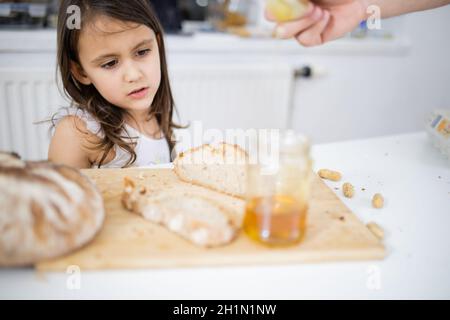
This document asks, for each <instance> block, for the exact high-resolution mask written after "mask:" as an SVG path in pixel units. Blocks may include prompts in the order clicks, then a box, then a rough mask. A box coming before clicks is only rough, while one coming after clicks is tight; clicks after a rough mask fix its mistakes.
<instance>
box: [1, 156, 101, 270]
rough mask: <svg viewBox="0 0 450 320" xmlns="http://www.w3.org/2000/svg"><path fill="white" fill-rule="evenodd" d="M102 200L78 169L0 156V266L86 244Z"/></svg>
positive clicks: (98, 222) (97, 222) (29, 261)
mask: <svg viewBox="0 0 450 320" xmlns="http://www.w3.org/2000/svg"><path fill="white" fill-rule="evenodd" d="M104 216H105V213H104V208H103V199H102V197H101V195H100V193H99V192H98V190H97V188H96V186H95V185H94V184H93V183H92V182H91V181H90V180H89V178H87V177H86V176H85V175H83V174H81V173H80V172H79V171H78V170H76V169H73V168H70V167H67V166H64V165H57V164H52V163H49V162H26V161H21V160H19V159H18V158H17V157H14V156H12V155H8V154H5V153H2V154H1V155H0V266H21V265H30V264H34V263H36V262H38V261H41V260H45V259H49V258H53V257H57V256H60V255H63V254H66V253H68V252H70V251H72V250H75V249H77V248H79V247H81V246H83V245H85V244H86V243H87V242H89V241H90V240H91V239H92V238H93V237H94V236H95V234H96V233H97V232H98V231H99V230H100V228H101V226H102V224H103V220H104Z"/></svg>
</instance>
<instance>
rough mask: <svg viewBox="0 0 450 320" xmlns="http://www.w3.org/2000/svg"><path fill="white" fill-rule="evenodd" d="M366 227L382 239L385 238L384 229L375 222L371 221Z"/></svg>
mask: <svg viewBox="0 0 450 320" xmlns="http://www.w3.org/2000/svg"><path fill="white" fill-rule="evenodd" d="M366 227H367V228H368V229H369V230H370V232H372V233H373V234H374V236H375V237H377V238H378V239H380V240H383V239H384V230H383V228H381V227H380V226H379V225H378V224H376V223H375V222H369V223H368V224H367V225H366Z"/></svg>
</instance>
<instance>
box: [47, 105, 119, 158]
mask: <svg viewBox="0 0 450 320" xmlns="http://www.w3.org/2000/svg"><path fill="white" fill-rule="evenodd" d="M52 122H53V126H52V139H51V142H50V148H49V153H50V152H51V153H52V154H53V155H54V157H65V156H66V154H67V155H68V154H72V156H71V158H75V159H76V158H79V159H87V160H89V163H90V165H89V166H91V165H92V164H93V163H96V161H97V160H98V159H99V158H100V157H101V155H102V152H101V150H99V148H98V145H99V143H100V142H101V139H102V137H103V135H102V132H101V127H100V124H99V123H98V122H97V121H96V120H95V119H94V117H92V116H91V115H90V114H89V113H88V112H86V111H85V110H83V109H80V108H74V107H68V108H61V109H60V110H58V112H57V113H55V114H54V115H53V117H52ZM61 153H64V155H61ZM112 158H114V152H113V151H112V152H110V153H109V154H108V155H107V158H106V160H110V159H112ZM70 161H72V160H70ZM81 162H83V163H84V162H85V161H84V160H80V161H79V162H77V164H78V163H79V165H80V166H81ZM83 166H84V167H85V165H83Z"/></svg>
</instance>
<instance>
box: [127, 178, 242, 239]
mask: <svg viewBox="0 0 450 320" xmlns="http://www.w3.org/2000/svg"><path fill="white" fill-rule="evenodd" d="M124 184H125V189H124V192H123V193H122V204H123V206H124V207H125V208H126V209H128V210H130V211H132V212H134V213H137V214H139V215H142V216H143V217H144V218H145V219H146V220H149V221H151V222H154V223H158V224H160V225H162V226H164V227H166V228H167V229H169V230H170V231H172V232H174V233H176V234H178V235H180V236H181V237H183V238H185V239H186V240H188V241H190V242H192V243H194V244H196V245H198V246H201V247H216V246H221V245H225V244H227V243H229V242H231V241H232V240H233V239H234V238H235V237H236V235H237V232H238V231H239V228H240V221H238V219H237V218H236V215H235V214H234V213H233V212H232V211H231V210H230V208H227V207H226V206H224V205H221V204H220V203H219V202H217V201H215V200H214V199H211V198H209V197H207V196H205V195H203V194H201V193H199V192H195V191H190V190H189V188H186V187H184V188H183V187H179V188H175V189H170V188H168V189H163V190H150V189H148V188H146V187H142V186H141V187H139V186H137V184H136V183H135V182H134V181H133V180H131V179H130V178H125V180H124ZM186 186H187V187H189V185H186Z"/></svg>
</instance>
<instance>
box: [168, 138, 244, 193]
mask: <svg viewBox="0 0 450 320" xmlns="http://www.w3.org/2000/svg"><path fill="white" fill-rule="evenodd" d="M247 161H248V155H247V153H246V152H245V150H243V149H242V148H241V147H239V146H238V145H232V144H227V143H220V144H218V145H211V144H204V145H202V146H200V147H197V148H193V149H190V150H188V151H186V152H182V153H180V154H179V155H178V156H177V158H176V159H175V161H174V171H175V173H176V174H177V176H178V177H179V178H180V179H181V180H182V181H185V182H189V183H192V184H196V185H199V186H202V187H206V188H209V189H212V190H215V191H218V192H222V193H225V194H228V195H231V196H234V197H238V198H241V199H243V198H244V197H245V189H246V163H247Z"/></svg>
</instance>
